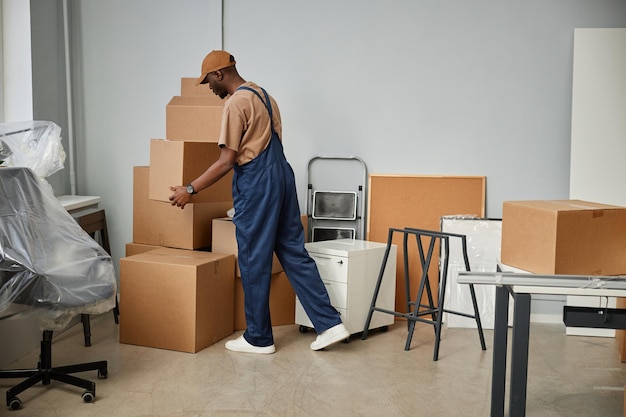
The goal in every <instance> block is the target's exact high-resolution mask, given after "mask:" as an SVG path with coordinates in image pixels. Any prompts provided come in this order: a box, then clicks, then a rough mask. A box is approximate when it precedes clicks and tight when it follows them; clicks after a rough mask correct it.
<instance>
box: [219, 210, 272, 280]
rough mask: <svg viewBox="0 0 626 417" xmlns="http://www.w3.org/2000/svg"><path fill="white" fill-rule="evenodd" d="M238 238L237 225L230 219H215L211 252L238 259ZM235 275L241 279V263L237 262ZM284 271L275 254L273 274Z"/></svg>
mask: <svg viewBox="0 0 626 417" xmlns="http://www.w3.org/2000/svg"><path fill="white" fill-rule="evenodd" d="M237 249H238V246H237V238H236V236H235V224H234V223H233V219H231V218H230V217H223V218H219V219H213V232H212V239H211V250H212V251H213V252H218V253H229V254H233V255H235V258H236V257H237ZM235 267H236V271H235V275H236V276H237V277H241V271H240V270H239V263H238V262H235ZM282 270H283V267H282V265H281V264H280V262H279V261H278V258H277V257H276V254H274V261H273V262H272V274H276V273H277V272H281V271H282Z"/></svg>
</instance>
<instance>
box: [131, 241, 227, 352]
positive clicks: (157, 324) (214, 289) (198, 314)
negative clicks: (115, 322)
mask: <svg viewBox="0 0 626 417" xmlns="http://www.w3.org/2000/svg"><path fill="white" fill-rule="evenodd" d="M234 262H235V258H234V256H232V255H224V254H216V253H212V252H202V251H188V250H182V249H169V248H161V249H155V250H152V251H149V252H144V253H141V254H139V255H134V256H130V257H126V258H122V259H120V311H123V312H124V313H123V315H122V314H120V328H119V332H120V333H119V338H120V343H127V344H132V345H140V346H148V347H155V348H161V349H169V350H177V351H181V352H190V353H195V352H198V351H200V350H202V349H204V348H206V347H208V346H211V345H212V344H214V343H216V342H218V341H219V340H222V339H223V338H225V337H227V336H229V335H231V334H232V333H233V305H234V301H233V300H234V288H235V284H234V274H233V271H234Z"/></svg>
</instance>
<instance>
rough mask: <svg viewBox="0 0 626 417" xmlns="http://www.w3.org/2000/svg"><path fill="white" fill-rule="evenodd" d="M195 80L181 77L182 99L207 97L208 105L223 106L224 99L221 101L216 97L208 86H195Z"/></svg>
mask: <svg viewBox="0 0 626 417" xmlns="http://www.w3.org/2000/svg"><path fill="white" fill-rule="evenodd" d="M196 80H197V78H186V77H183V78H181V79H180V95H181V96H183V97H190V96H191V97H197V96H205V97H209V98H210V99H212V100H210V101H207V102H210V103H213V104H214V105H215V106H223V105H224V102H226V100H227V99H226V98H224V99H221V98H220V97H219V96H218V95H216V94H215V93H214V92H213V90H211V89H210V88H209V84H200V85H196Z"/></svg>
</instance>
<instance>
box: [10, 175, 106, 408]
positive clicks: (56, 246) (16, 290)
mask: <svg viewBox="0 0 626 417" xmlns="http://www.w3.org/2000/svg"><path fill="white" fill-rule="evenodd" d="M115 295H116V278H115V271H114V269H113V264H112V261H111V257H110V256H109V255H108V254H107V253H106V252H105V251H104V250H103V249H102V248H101V247H100V245H98V243H97V242H95V241H94V240H93V239H92V238H91V237H90V236H89V235H88V234H87V233H86V232H85V231H84V230H83V229H82V228H81V227H80V226H79V225H78V224H77V223H76V221H75V220H74V219H73V218H72V216H71V215H70V214H69V213H68V212H67V211H66V210H65V209H64V208H63V206H62V205H61V204H60V203H59V202H58V200H57V199H56V198H55V197H54V196H53V195H52V192H51V191H50V189H49V188H48V187H47V184H44V183H43V182H42V181H41V180H39V179H38V178H37V177H36V176H35V175H34V173H33V171H32V170H30V169H29V168H18V167H9V168H0V319H19V318H24V317H34V318H36V319H37V322H38V323H39V327H40V329H41V330H42V332H43V337H42V341H41V352H40V361H39V363H38V365H37V368H34V369H17V370H3V371H0V378H26V379H25V380H24V381H22V382H21V383H19V384H18V385H16V386H14V387H13V388H10V389H9V390H8V391H7V395H6V398H7V406H8V407H9V408H10V409H14V410H15V409H18V408H20V407H21V401H20V400H19V399H18V398H17V395H18V394H19V393H21V392H23V391H24V390H26V389H27V388H29V387H31V386H33V385H35V384H37V383H38V382H42V384H43V385H49V384H50V381H51V380H57V381H61V382H64V383H67V384H71V385H74V386H77V387H81V388H84V390H85V391H84V392H83V394H82V398H83V400H84V401H85V402H92V401H93V400H94V398H95V393H96V385H95V383H94V382H92V381H89V380H86V379H81V378H77V377H75V376H72V375H70V374H72V373H76V372H84V371H90V370H97V371H98V377H100V378H104V377H106V376H107V362H106V361H99V362H90V363H82V364H76V365H69V366H60V367H52V333H53V331H57V330H61V329H63V328H65V327H67V326H68V325H69V324H70V322H71V321H72V319H73V318H74V317H76V316H77V315H79V314H101V313H104V312H106V311H109V310H111V309H112V308H113V307H114V306H115Z"/></svg>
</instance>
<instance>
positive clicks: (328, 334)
mask: <svg viewBox="0 0 626 417" xmlns="http://www.w3.org/2000/svg"><path fill="white" fill-rule="evenodd" d="M348 337H350V332H348V330H347V329H346V327H345V326H344V325H343V323H342V324H338V325H336V326H333V327H331V328H330V329H327V330H324V331H323V332H322V333H320V334H319V335H318V336H317V339H315V340H314V341H313V343H311V349H312V350H320V349H324V348H325V347H327V346H330V345H332V344H333V343H337V342H340V341H342V340H344V339H347V338H348Z"/></svg>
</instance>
